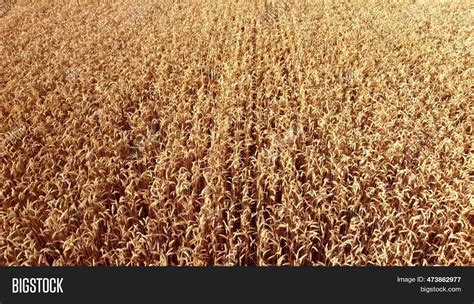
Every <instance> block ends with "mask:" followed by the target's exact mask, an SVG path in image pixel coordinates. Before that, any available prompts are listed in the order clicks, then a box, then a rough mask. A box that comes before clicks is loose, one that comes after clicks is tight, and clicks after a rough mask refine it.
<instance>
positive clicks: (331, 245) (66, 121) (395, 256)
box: [0, 0, 474, 265]
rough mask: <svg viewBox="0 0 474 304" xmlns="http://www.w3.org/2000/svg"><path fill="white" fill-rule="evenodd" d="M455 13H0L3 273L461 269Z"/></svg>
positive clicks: (52, 9)
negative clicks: (143, 268) (65, 268)
mask: <svg viewBox="0 0 474 304" xmlns="http://www.w3.org/2000/svg"><path fill="white" fill-rule="evenodd" d="M5 3H7V2H5ZM8 3H10V2H8ZM8 5H10V4H8ZM472 10H473V5H472V2H471V1H468V0H466V1H462V0H457V1H429V2H427V1H398V2H397V1H390V2H383V1H359V0H354V1H350V2H346V1H317V0H315V1H285V0H282V1H271V2H270V1H261V2H258V1H249V0H241V1H230V0H224V1H211V0H194V1H193V0H184V1H170V0H166V1H153V0H143V1H126V0H122V1H103V2H100V1H85V0H84V1H79V0H75V1H61V2H58V1H45V0H42V1H21V0H20V1H18V3H13V2H12V3H11V5H10V6H9V9H8V11H6V10H5V14H4V16H3V17H2V18H1V19H0V39H1V40H0V58H1V61H0V136H1V137H0V138H1V141H0V144H1V145H0V149H1V150H0V203H1V207H0V265H472V263H473V259H472V242H473V239H472V235H473V232H474V231H473V224H474V211H473V195H472V190H473V184H472V182H473V173H474V158H473V138H472V126H473V110H472V102H473V100H474V98H473V97H474V96H473V86H472V84H473V83H474V82H473V62H472V58H473V56H472V55H473V54H472V50H473V49H472V26H473V24H472V20H474V18H472Z"/></svg>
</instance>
